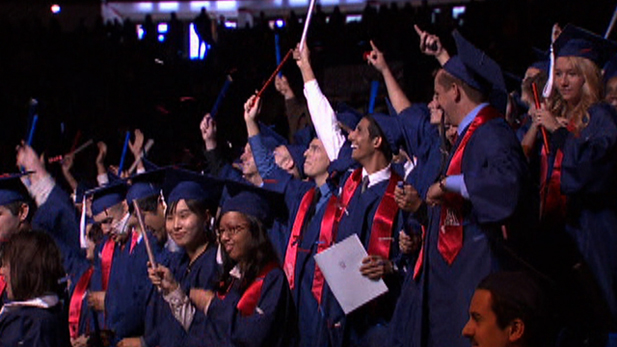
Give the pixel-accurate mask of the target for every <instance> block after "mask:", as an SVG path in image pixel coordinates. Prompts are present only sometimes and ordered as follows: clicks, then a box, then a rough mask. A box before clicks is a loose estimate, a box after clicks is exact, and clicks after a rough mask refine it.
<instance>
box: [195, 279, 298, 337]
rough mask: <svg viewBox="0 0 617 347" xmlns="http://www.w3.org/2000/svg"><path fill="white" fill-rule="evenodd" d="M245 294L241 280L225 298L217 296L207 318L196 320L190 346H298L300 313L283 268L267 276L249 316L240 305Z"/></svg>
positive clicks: (236, 282)
mask: <svg viewBox="0 0 617 347" xmlns="http://www.w3.org/2000/svg"><path fill="white" fill-rule="evenodd" d="M241 297H242V293H240V292H239V288H238V281H235V283H234V285H232V288H231V289H230V290H229V292H228V293H227V294H226V295H225V298H224V299H220V298H218V297H215V298H214V299H213V300H212V303H211V304H210V307H209V308H208V312H207V316H206V317H205V321H203V320H194V321H193V324H192V325H191V340H190V342H189V343H188V344H187V346H208V347H219V346H221V347H222V346H244V347H253V346H254V347H261V346H269V347H293V346H296V345H297V329H298V327H297V324H296V312H295V309H294V304H293V300H292V298H291V292H290V290H289V284H288V283H287V278H286V277H285V273H284V272H283V270H282V269H280V268H275V269H273V270H272V271H270V272H269V273H268V274H267V275H266V276H265V278H264V279H263V285H262V288H261V293H260V296H259V299H258V300H257V306H256V308H255V312H253V313H252V314H251V315H249V316H243V315H242V314H241V313H240V312H239V311H238V309H237V308H236V306H237V304H238V302H239V300H240V298H241Z"/></svg>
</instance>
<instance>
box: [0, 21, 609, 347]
mask: <svg viewBox="0 0 617 347" xmlns="http://www.w3.org/2000/svg"><path fill="white" fill-rule="evenodd" d="M331 23H332V22H331ZM411 24H413V23H411ZM411 24H410V25H409V29H410V30H411V32H410V33H408V34H411V35H414V37H415V39H416V41H417V42H419V43H420V44H419V47H418V45H415V46H414V47H407V48H406V49H408V50H409V49H414V50H417V54H422V55H425V56H428V57H432V58H434V59H435V61H436V64H435V66H436V67H437V68H436V69H435V71H429V70H426V69H419V70H417V71H411V72H410V71H408V70H406V78H411V77H410V76H418V79H419V80H422V79H431V78H432V82H431V83H430V84H428V85H426V86H424V88H425V89H427V90H429V91H430V92H429V93H425V94H427V95H432V97H429V98H428V99H427V100H425V102H418V101H416V100H417V99H419V98H420V97H418V96H417V95H414V96H413V97H411V96H410V95H407V93H406V90H405V88H403V87H402V86H401V84H400V81H399V78H398V77H400V76H397V75H396V74H395V73H394V72H393V69H392V68H391V66H390V65H389V61H387V60H386V58H389V57H390V55H389V54H384V51H382V46H380V44H383V42H380V41H372V40H369V42H368V46H369V47H370V48H369V51H368V52H367V53H366V54H365V60H366V64H368V66H369V67H371V69H374V70H375V72H376V73H377V74H378V75H380V79H381V81H382V83H383V85H384V86H385V96H386V97H385V98H384V99H385V100H383V104H385V105H386V107H384V108H383V109H384V110H386V113H376V112H373V110H372V109H370V110H369V112H363V111H359V110H358V109H357V108H354V107H352V106H349V105H346V104H343V103H338V104H335V103H334V102H332V100H331V99H330V98H329V97H328V95H326V93H324V92H323V90H325V89H323V88H322V86H321V85H320V83H319V82H318V80H319V79H318V76H317V75H316V72H315V70H314V63H313V62H312V57H313V56H314V54H315V53H314V50H318V49H319V45H315V40H309V43H310V44H309V45H307V44H306V43H305V44H303V45H301V44H297V45H296V46H295V49H294V50H293V62H290V63H289V65H290V66H291V68H293V69H294V70H295V73H296V74H297V75H298V76H300V78H301V81H302V82H301V84H302V92H301V93H297V92H296V91H294V89H295V88H292V86H291V85H292V84H293V83H290V80H288V78H287V77H286V76H285V75H284V74H279V75H276V76H275V78H274V83H273V84H274V86H275V89H276V91H278V93H279V94H280V95H276V94H263V95H262V94H260V93H256V94H254V95H251V96H249V94H250V93H249V94H247V95H245V98H244V99H245V100H243V101H242V105H237V106H238V107H239V106H242V110H243V122H242V123H237V122H235V123H234V124H233V126H234V128H233V131H228V129H225V128H223V127H220V123H222V122H225V119H226V114H225V113H226V112H227V111H228V109H227V108H217V107H214V109H213V110H212V111H211V112H207V113H205V114H204V115H203V116H202V117H201V121H199V119H197V120H195V121H194V122H192V123H190V124H185V126H186V127H190V128H191V132H192V133H193V134H200V137H201V138H198V139H197V142H198V143H194V144H193V146H194V147H197V148H199V149H200V150H199V156H196V157H195V158H193V159H192V160H191V161H189V164H190V165H187V161H181V160H178V161H173V160H168V161H161V162H157V161H156V160H152V159H153V158H157V157H156V156H152V155H150V147H151V146H150V145H149V141H146V139H147V137H152V138H153V139H154V140H155V142H156V145H155V146H159V147H165V146H168V145H169V146H174V144H173V143H172V141H178V142H184V141H187V139H191V138H192V137H193V136H195V135H189V134H188V133H183V132H176V133H174V134H173V136H172V137H171V138H170V140H169V142H167V140H168V139H165V138H163V139H159V138H157V137H156V134H157V133H153V134H150V133H149V132H148V130H147V128H145V127H144V128H142V130H144V131H143V132H142V130H140V129H134V130H133V129H132V130H131V131H127V132H126V133H125V136H124V137H123V139H124V145H123V147H121V148H122V155H121V156H120V164H119V165H117V166H116V165H115V161H114V162H113V165H112V163H111V161H110V160H109V158H108V147H107V144H106V143H105V142H103V141H100V142H98V143H97V144H96V146H92V147H95V148H96V156H94V155H93V156H90V157H89V158H87V160H86V159H83V158H84V157H88V154H93V152H95V151H94V150H93V151H90V152H88V151H80V148H79V147H77V145H78V144H80V143H79V142H80V141H82V142H83V140H80V139H79V138H77V140H76V141H75V143H74V144H73V148H72V149H71V150H70V151H68V153H66V154H64V155H62V156H60V157H58V158H55V159H54V161H57V162H59V164H60V165H59V167H60V168H61V169H60V170H56V171H52V170H51V169H50V166H52V165H57V164H55V163H52V162H50V160H49V158H45V157H44V156H41V155H40V153H37V151H36V150H35V148H36V146H32V139H31V138H28V139H27V141H26V139H24V140H23V141H21V142H20V143H18V144H17V148H16V161H14V162H12V163H11V164H12V165H14V167H16V168H18V169H19V170H13V171H11V172H15V171H19V172H16V173H7V174H5V175H3V176H1V177H0V241H1V244H2V245H1V247H2V253H1V254H0V255H1V256H0V259H1V267H0V275H1V276H0V290H1V291H2V301H1V304H2V310H1V311H0V345H1V346H18V345H26V346H73V347H78V346H108V345H111V346H124V347H126V346H152V347H154V346H330V347H342V346H414V347H420V346H468V345H469V344H471V345H474V346H487V347H491V346H532V347H534V346H560V347H561V346H602V347H603V346H614V345H615V344H617V198H616V196H617V191H616V189H617V186H616V185H615V177H616V175H617V109H616V108H615V107H617V104H616V102H615V99H616V98H615V95H614V94H615V90H617V89H616V87H615V85H617V43H614V42H612V41H610V40H607V39H604V38H602V37H601V36H598V35H596V34H594V33H592V32H590V31H587V30H585V29H582V28H580V27H577V26H574V25H571V24H567V25H564V26H563V27H561V26H559V25H557V24H555V25H554V26H553V30H552V33H547V36H551V45H550V49H549V50H548V51H547V52H544V53H542V54H540V55H539V56H538V58H537V60H536V61H535V62H533V64H530V65H529V67H528V68H527V69H526V72H525V76H524V78H523V79H522V81H521V85H520V86H519V87H520V91H518V92H513V91H512V90H508V87H507V84H506V80H505V78H504V73H503V71H502V69H501V68H500V65H499V64H498V62H497V61H496V60H493V59H492V58H491V57H490V56H489V55H487V54H486V53H485V52H484V51H482V50H480V49H478V46H477V45H476V44H474V43H472V42H470V41H469V40H468V39H467V38H466V37H464V36H463V35H462V34H461V33H460V32H458V31H456V30H455V31H453V32H452V34H451V37H448V38H446V37H443V36H441V37H440V36H437V35H435V34H433V33H431V32H430V31H428V30H427V29H426V28H424V27H423V26H421V25H411ZM332 25H334V24H332ZM317 32H318V34H317V37H319V33H320V31H319V30H318V31H317ZM322 34H323V33H322ZM213 37H216V35H213ZM213 37H210V38H208V40H210V39H214V38H213ZM331 39H333V40H334V39H335V38H331ZM445 40H451V41H452V42H454V46H455V49H450V48H446V45H444V44H442V42H445ZM384 45H385V46H388V45H387V44H384ZM453 48H454V47H453ZM215 49H216V47H215ZM222 49H223V48H221V50H222ZM213 54H215V52H214V51H213ZM244 58H245V59H247V58H246V57H244ZM217 59H220V56H219V57H218V58H217ZM247 60H250V59H247ZM288 68H289V66H288ZM427 76H428V77H427ZM220 95H221V98H222V99H221V100H223V101H224V102H225V103H229V102H231V101H233V98H232V99H231V100H229V99H223V98H224V96H225V95H224V93H221V94H220ZM375 97H376V96H375V95H373V96H371V98H375ZM275 99H276V101H275ZM412 100H413V101H412ZM371 101H372V102H371V103H373V102H374V101H375V100H371ZM275 102H278V103H280V104H284V106H285V107H284V109H285V111H284V113H285V118H286V119H287V124H286V127H287V128H288V129H289V134H280V133H277V132H276V131H275V130H274V129H273V128H272V127H270V126H268V125H266V124H264V123H263V122H262V121H261V119H273V118H274V117H273V116H272V115H268V114H267V113H268V112H273V110H275V109H276V108H273V107H272V106H271V105H268V104H272V103H275ZM217 104H218V103H217ZM161 107H162V106H161ZM36 124H37V123H36V121H33V122H31V127H32V129H34V130H36ZM150 126H151V125H150ZM230 129H231V128H230ZM166 130H174V129H166ZM175 130H177V128H175ZM244 131H246V134H247V139H246V142H244V143H243V144H244V146H243V150H242V153H235V152H234V150H233V149H232V148H231V147H230V146H228V145H227V144H228V143H229V142H232V141H235V139H234V138H235V137H237V136H238V133H239V132H240V133H243V132H244ZM39 132H40V130H39ZM32 134H33V135H32V136H36V134H37V132H35V131H32ZM285 135H288V136H285ZM32 136H31V137H32ZM78 140H79V141H78ZM121 140H122V139H120V140H118V139H115V140H114V141H120V142H121ZM78 157H82V158H81V159H80V160H81V161H80V162H78V161H77V160H76V159H77V158H78ZM163 157H164V156H163ZM170 157H171V156H170ZM196 158H199V160H197V159H196ZM131 159H132V160H131ZM167 159H170V158H167ZM87 161H89V165H90V166H91V167H92V168H94V169H95V170H96V173H94V174H92V176H93V177H91V180H87V179H83V176H84V175H83V173H78V172H79V171H80V168H79V166H80V165H78V164H82V162H87ZM153 161H154V162H153ZM196 161H198V162H197V163H195V162H196ZM129 164H131V165H129ZM84 171H85V172H88V170H84ZM94 179H96V184H92V182H94ZM67 187H68V188H67ZM349 237H357V238H358V239H359V240H360V243H361V244H362V246H363V247H364V248H365V250H366V252H367V254H368V255H367V256H366V257H364V258H363V259H362V261H361V263H359V264H356V265H355V266H356V267H355V268H354V269H353V271H357V272H359V274H360V275H361V276H363V277H366V278H367V279H368V280H370V281H381V280H382V281H383V282H384V283H385V285H386V286H387V288H388V290H387V292H386V293H385V294H382V295H380V296H378V297H376V298H374V299H372V300H370V301H369V302H367V303H365V304H363V305H361V306H360V307H359V308H356V309H355V310H352V311H351V312H346V311H345V310H344V309H343V304H341V300H342V299H341V297H340V295H339V294H335V292H334V290H333V288H331V287H330V284H331V283H330V282H329V281H328V280H326V276H325V274H324V272H325V271H323V270H322V269H320V267H319V266H318V265H317V263H316V261H315V255H317V254H319V253H321V252H324V251H326V250H329V249H330V248H331V247H332V246H333V245H336V244H337V243H339V242H341V241H344V240H346V239H347V238H349ZM356 269H357V270H356ZM346 290H347V291H348V292H353V291H362V290H364V288H346Z"/></svg>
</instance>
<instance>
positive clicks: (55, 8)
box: [51, 4, 62, 14]
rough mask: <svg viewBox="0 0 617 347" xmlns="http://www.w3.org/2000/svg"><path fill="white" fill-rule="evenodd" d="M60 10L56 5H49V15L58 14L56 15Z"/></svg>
mask: <svg viewBox="0 0 617 347" xmlns="http://www.w3.org/2000/svg"><path fill="white" fill-rule="evenodd" d="M61 10H62V9H61V8H60V5H58V4H53V5H51V13H53V14H58V13H60V11H61Z"/></svg>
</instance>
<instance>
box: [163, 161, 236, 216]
mask: <svg viewBox="0 0 617 347" xmlns="http://www.w3.org/2000/svg"><path fill="white" fill-rule="evenodd" d="M223 183H224V182H223V181H221V180H219V179H217V178H215V177H211V176H206V175H202V174H199V173H197V172H193V171H188V170H184V169H170V170H168V172H167V173H166V175H165V181H164V184H163V192H164V193H165V195H166V200H167V202H168V203H169V204H172V203H175V202H178V201H180V200H183V199H184V200H200V201H205V202H206V203H207V205H208V206H209V207H211V208H214V207H215V206H218V203H219V200H220V199H221V193H222V191H223ZM167 192H168V193H167Z"/></svg>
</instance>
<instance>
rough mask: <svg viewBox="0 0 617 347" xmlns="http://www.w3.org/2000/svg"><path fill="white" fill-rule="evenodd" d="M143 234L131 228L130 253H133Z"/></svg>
mask: <svg viewBox="0 0 617 347" xmlns="http://www.w3.org/2000/svg"><path fill="white" fill-rule="evenodd" d="M140 237H141V235H140V234H139V233H138V232H137V230H135V229H134V228H133V229H132V230H131V248H129V254H133V249H134V248H135V246H136V245H137V244H138V243H139V238H140Z"/></svg>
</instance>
